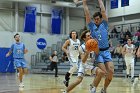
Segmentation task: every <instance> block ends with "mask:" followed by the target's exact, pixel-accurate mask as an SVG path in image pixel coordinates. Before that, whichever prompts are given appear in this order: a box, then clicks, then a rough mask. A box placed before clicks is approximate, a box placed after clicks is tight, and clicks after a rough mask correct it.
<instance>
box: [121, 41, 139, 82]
mask: <svg viewBox="0 0 140 93" xmlns="http://www.w3.org/2000/svg"><path fill="white" fill-rule="evenodd" d="M135 52H136V49H135V46H134V44H132V40H131V39H130V38H129V39H127V44H125V45H124V47H123V49H122V54H123V55H124V60H125V63H126V74H127V78H128V77H129V74H130V70H131V80H132V82H133V81H134V58H135V57H134V56H135Z"/></svg>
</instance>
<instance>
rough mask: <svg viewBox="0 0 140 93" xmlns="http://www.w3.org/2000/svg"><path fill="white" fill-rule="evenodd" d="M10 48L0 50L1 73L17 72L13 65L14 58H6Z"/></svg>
mask: <svg viewBox="0 0 140 93" xmlns="http://www.w3.org/2000/svg"><path fill="white" fill-rule="evenodd" d="M9 49H10V48H0V72H2V73H6V72H10V73H13V72H15V67H14V63H13V56H12V55H10V56H9V57H6V56H5V55H6V53H8V51H9Z"/></svg>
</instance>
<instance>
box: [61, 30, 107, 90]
mask: <svg viewBox="0 0 140 93" xmlns="http://www.w3.org/2000/svg"><path fill="white" fill-rule="evenodd" d="M89 39H91V35H90V31H89V30H85V31H84V32H82V34H81V40H83V41H84V42H85V43H86V42H87V41H88V40H89ZM85 43H83V44H82V45H81V46H80V48H79V52H80V56H81V60H82V62H80V67H79V70H78V76H77V79H76V81H75V82H73V83H72V84H70V85H69V86H68V87H67V89H66V91H64V92H63V93H68V92H70V91H71V90H72V89H73V88H75V87H76V86H77V85H78V84H80V83H81V82H82V80H83V76H84V75H85V74H88V75H93V74H96V76H95V79H94V80H93V82H92V84H91V85H90V93H96V88H97V86H98V84H99V82H100V81H101V78H102V77H103V76H104V72H103V71H102V70H101V69H100V68H98V67H95V66H93V65H94V60H95V53H94V52H89V51H87V50H86V49H85Z"/></svg>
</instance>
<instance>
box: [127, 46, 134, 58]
mask: <svg viewBox="0 0 140 93" xmlns="http://www.w3.org/2000/svg"><path fill="white" fill-rule="evenodd" d="M125 48H126V52H127V53H126V54H125V57H130V58H133V57H134V54H133V52H134V49H135V46H134V45H133V44H131V45H130V46H128V44H126V45H125Z"/></svg>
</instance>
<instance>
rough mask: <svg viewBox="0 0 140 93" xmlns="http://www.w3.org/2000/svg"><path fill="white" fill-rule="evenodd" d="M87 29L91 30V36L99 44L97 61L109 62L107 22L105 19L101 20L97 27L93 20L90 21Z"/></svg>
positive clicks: (110, 59)
mask: <svg viewBox="0 0 140 93" xmlns="http://www.w3.org/2000/svg"><path fill="white" fill-rule="evenodd" d="M88 26H89V29H90V31H91V34H92V37H93V38H96V39H97V40H98V45H99V49H100V51H99V54H98V56H97V58H96V61H97V62H101V63H106V62H111V61H112V58H111V53H110V51H109V50H108V49H109V41H108V24H107V22H106V21H105V20H103V21H102V22H101V24H100V25H99V26H98V27H97V26H96V25H95V23H94V22H90V23H89V24H88Z"/></svg>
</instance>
